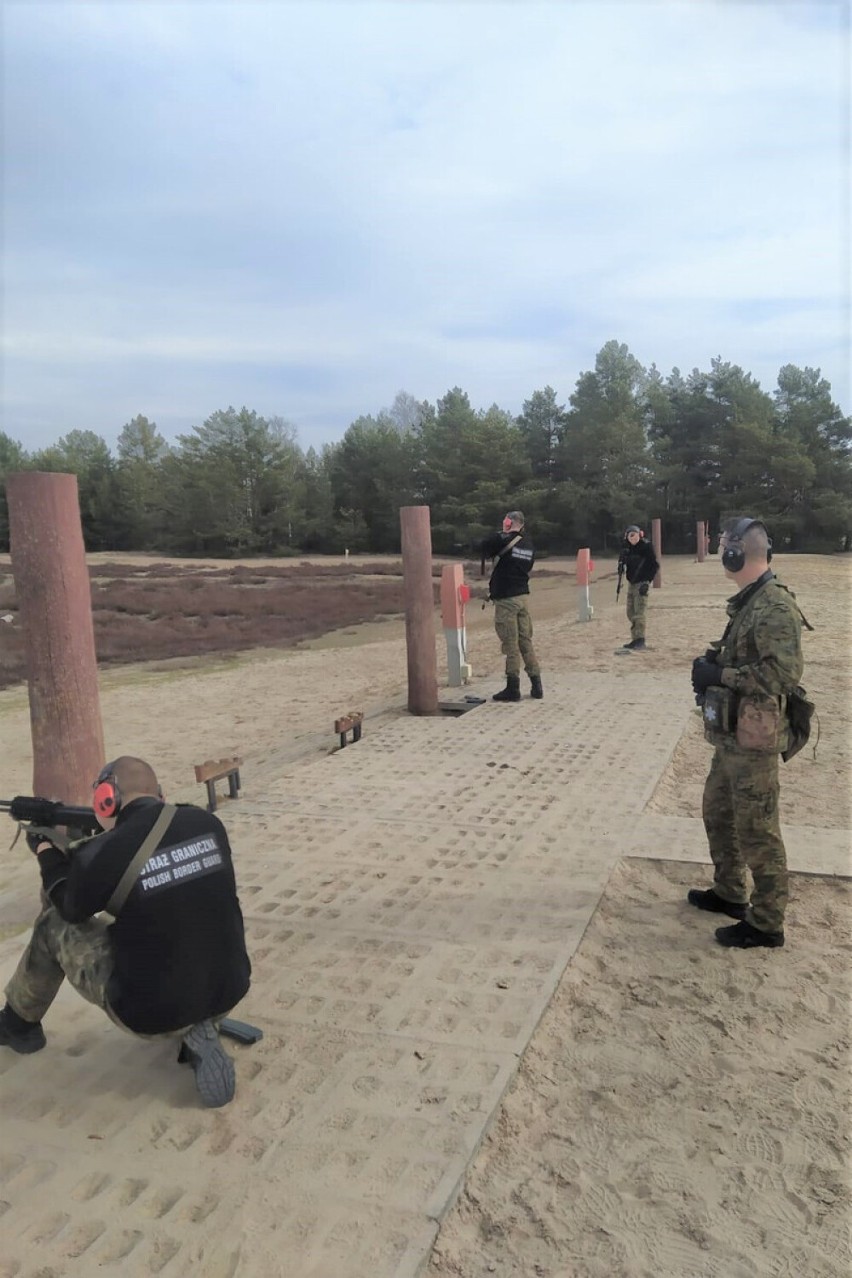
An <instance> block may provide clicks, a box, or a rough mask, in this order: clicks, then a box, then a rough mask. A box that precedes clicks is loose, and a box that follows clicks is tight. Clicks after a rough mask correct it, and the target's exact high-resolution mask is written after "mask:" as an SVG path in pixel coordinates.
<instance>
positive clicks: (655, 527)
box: [651, 519, 663, 590]
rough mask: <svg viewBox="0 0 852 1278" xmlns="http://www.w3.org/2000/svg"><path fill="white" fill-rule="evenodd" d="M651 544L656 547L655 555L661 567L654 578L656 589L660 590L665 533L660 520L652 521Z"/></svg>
mask: <svg viewBox="0 0 852 1278" xmlns="http://www.w3.org/2000/svg"><path fill="white" fill-rule="evenodd" d="M651 542H652V544H653V547H654V554H655V555H656V556H657V563H658V564H659V565H660V567H659V569H658V571H657V575H656V577H655V578H654V589H655V590H659V588H660V586H662V584H663V568H662V564H663V533H662V524H661V521H660V520H659V519H652V520H651Z"/></svg>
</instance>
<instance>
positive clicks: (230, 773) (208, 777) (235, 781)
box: [195, 757, 243, 812]
mask: <svg viewBox="0 0 852 1278" xmlns="http://www.w3.org/2000/svg"><path fill="white" fill-rule="evenodd" d="M242 762H243V761H242V759H238V758H236V757H234V758H232V759H205V761H204V763H196V765H195V779H196V781H203V782H204V783H205V785H206V786H207V811H208V812H215V811H216V782H217V781H223V780H225V779H226V778H227V781H228V798H230V799H236V798H238V797H239V792H240V767H241V766H242Z"/></svg>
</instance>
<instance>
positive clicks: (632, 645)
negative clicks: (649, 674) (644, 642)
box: [621, 639, 636, 652]
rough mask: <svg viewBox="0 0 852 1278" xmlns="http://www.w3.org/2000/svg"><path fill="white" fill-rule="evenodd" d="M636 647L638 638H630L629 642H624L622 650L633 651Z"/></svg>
mask: <svg viewBox="0 0 852 1278" xmlns="http://www.w3.org/2000/svg"><path fill="white" fill-rule="evenodd" d="M635 647H636V640H635V639H630V640H628V642H627V643H623V644H622V645H621V650H622V652H632V651H633V649H634V648H635Z"/></svg>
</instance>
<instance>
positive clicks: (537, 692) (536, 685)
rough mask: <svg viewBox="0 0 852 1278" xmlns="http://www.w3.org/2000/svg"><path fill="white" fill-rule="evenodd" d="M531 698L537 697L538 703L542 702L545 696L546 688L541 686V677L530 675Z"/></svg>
mask: <svg viewBox="0 0 852 1278" xmlns="http://www.w3.org/2000/svg"><path fill="white" fill-rule="evenodd" d="M530 696H531V697H535V699H536V701H541V699H542V697H543V696H544V688H542V686H541V675H530Z"/></svg>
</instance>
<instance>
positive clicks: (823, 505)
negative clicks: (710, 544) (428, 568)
mask: <svg viewBox="0 0 852 1278" xmlns="http://www.w3.org/2000/svg"><path fill="white" fill-rule="evenodd" d="M850 441H852V421H850V419H849V418H847V417H845V416H844V415H843V413H842V412H841V411H840V409H839V408H838V406H837V405H836V404H835V403H834V402H833V400H832V397H831V386H830V384H829V383H828V382H827V381H826V380H825V379H824V378H823V377H821V375H820V371H819V369H812V368H799V367H797V366H796V365H793V364H787V365H785V366H784V367H783V368H782V369H781V370H780V372H779V374H778V385H777V388H776V389H775V391H774V393H772V394H769V393H767V392H766V391H764V390H762V389H761V388H760V385H759V383H758V382H757V381H755V380H754V378H753V377H752V376H751V374H750V373H747V372H745V371H744V370H743V369H742V368H740V367H738V366H737V365H734V364H730V363H726V362H724V361H723V360H722V359H721V358H716V359H713V360H712V361H711V364H710V369H709V371H706V372H702V371H700V370H699V369H694V370H693V371H692V372H691V373H690V374H688V375H687V376H683V375H682V374H681V373H680V371H679V370H678V369H673V370H672V372H671V373H670V374H669V376H668V377H664V376H663V375H662V374H661V373H660V372H659V370H658V369H657V368H656V366H655V365H651V367H650V368H648V369H646V368H643V367H642V365H641V364H640V363H639V361H638V360H637V359H636V358H635V357H634V356H633V355H632V354H631V353H630V351H629V350H628V348H627V346H626V345H624V344H621V343H618V342H616V341H610V342H607V343H606V345H605V346H603V348H602V349H601V350H600V352H599V353H598V355H597V356H596V359H595V367H594V370H593V371H589V372H584V373H582V374H581V375H580V376H579V378H578V379H577V382H576V386H575V388H574V391H573V393H572V394H571V395H570V397H569V399H568V403H567V404H561V403H559V402H558V396H557V394H556V392H555V391H554V390H553V388H552V387H550V386H546V387H545V388H544V389H543V390H536V391H534V392H533V393H532V394H531V396H530V398H529V399H528V400H526V401H525V403H524V405H523V411H522V412H521V413H520V414H519V415H517V416H513V415H512V414H511V413H509V412H507V411H506V410H505V409H502V408H500V407H498V405H497V404H492V406H491V407H490V408H488V409H484V410H483V409H474V408H473V407H472V405H471V403H470V399H469V397H468V395H467V394H466V393H465V391H463V390H461V389H460V388H459V387H454V388H453V389H452V390H449V391H448V392H447V394H446V395H444V397H443V398H442V399H439V400H438V401H437V402H436V403H435V404H432V403H430V402H428V401H418V400H416V399H415V398H414V397H413V396H411V395H408V394H406V393H405V392H400V393H399V394H398V395H397V397H396V399H395V401H394V403H393V405H392V406H391V407H390V408H389V409H384V410H382V411H381V412H379V413H378V414H377V415H376V416H372V415H370V416H364V417H359V418H358V419H357V420H356V421H354V422H352V424H351V425H350V426H349V428H348V429H347V431H346V433H345V434H344V436H343V438H342V439H341V440H340V441H339V442H336V443H332V444H327V445H325V446H324V447H323V448H322V449H321V450H320V451H319V452H318V451H317V450H316V449H314V448H309V449H307V451H304V450H303V449H302V448H301V447H300V446H299V444H298V441H297V434H296V430H295V428H294V427H293V425H292V424H290V423H289V422H287V421H285V420H284V419H282V418H278V417H272V418H264V417H261V416H259V415H258V414H257V413H256V412H254V411H252V410H250V409H248V408H241V409H239V410H237V409H234V408H227V409H222V410H218V411H217V412H214V413H213V414H212V415H211V416H210V417H208V418H207V420H206V421H205V422H204V423H203V424H202V425H200V426H195V427H193V428H192V430H191V431H190V432H189V433H188V434H186V435H180V436H178V438H177V440H176V442H175V443H174V444H169V443H167V442H166V440H165V439H164V438H163V437H162V435H161V434H160V432H159V430H158V428H157V426H156V424H155V423H154V422H151V421H149V420H148V419H147V418H146V417H144V416H141V415H140V416H137V417H135V418H134V419H133V420H132V421H130V422H128V423H127V424H126V425H125V426H124V428H123V429H122V431H121V433H120V435H119V437H118V442H117V447H116V452H115V455H113V453H112V452H111V451H110V449H109V447H108V446H107V444H106V443H105V442H104V440H103V439H102V438H101V437H100V436H98V435H96V434H95V433H94V432H92V431H89V430H73V431H70V432H69V433H68V434H67V435H65V436H64V437H63V438H61V439H60V440H58V441H57V443H56V444H54V445H52V446H50V447H49V448H45V449H42V450H40V451H38V452H33V453H29V452H27V451H26V450H25V449H24V447H23V446H22V445H21V444H20V443H18V442H16V441H15V440H13V439H12V438H11V437H10V436H8V435H6V434H3V433H2V432H0V478H2V479H3V480H4V484H3V491H2V497H0V548H2V549H4V550H6V549H8V544H9V541H8V537H9V528H8V515H7V510H6V501H5V477H6V475H7V474H9V473H10V472H14V471H19V470H26V469H34V470H42V471H65V472H72V473H74V474H76V475H77V478H78V484H79V492H80V507H81V514H82V522H83V533H84V538H85V542H86V546H87V549H89V550H91V551H96V550H115V551H121V550H128V551H131V550H135V551H148V552H153V553H162V554H163V555H194V556H217V557H238V556H250V555H287V554H293V553H306V552H311V551H312V552H330V553H340V552H341V551H342V550H343V548H344V547H348V548H349V550H350V551H353V552H358V551H368V552H375V553H380V552H398V551H399V546H400V533H399V507H400V506H404V505H416V504H423V503H425V504H427V505H428V506H429V507H430V508H431V521H432V538H433V546H434V549H435V552H436V553H437V554H453V553H464V552H466V551H469V550H470V549H471V547H472V546H473V545H474V544H475V543H476V542H477V541H478V540H479V539H480V538H482V537H483V536H485V534H486V533H487V532H489V531H491V530H493V529H494V528H495V527H496V526H497V525H498V523H499V521H500V519H501V517H502V516H503V514H504V513H505V512H506V510H509V509H513V508H520V509H522V510H523V511H524V512H525V514H526V517H527V524H528V527H529V528H530V531H531V532H532V533H533V536H534V539H535V541H536V544H537V546H539V547H541V548H542V549H544V550H550V551H551V552H568V553H573V552H574V551H575V550H576V549H577V548H578V547H580V546H591V547H592V549H593V550H595V551H597V552H598V553H601V552H603V551H606V550H607V549H613V548H614V547H615V546H616V545H617V544H618V543H619V542H620V539H621V533H622V530H623V528H624V527H625V526H626V525H627V524H629V523H640V524H643V525H645V526H647V525H648V524H649V521H650V520H651V518H653V517H659V518H661V520H662V525H663V538H664V545H665V547H666V549H667V550H669V551H671V552H688V551H692V550H694V549H695V523H696V520H698V519H707V520H709V521H710V526H711V528H712V529H714V530H716V529H718V527H719V525H720V522H721V521H723V520H724V519H726V518H728V517H730V516H733V515H738V514H743V513H748V514H752V515H755V516H759V517H761V518H763V519H764V520H765V521H766V523H767V524H768V526H769V527H770V530H771V533H772V535H773V538H774V540H775V544H776V546H778V547H783V548H786V549H788V550H795V551H815V552H827V551H833V550H840V549H849V548H850V545H852V542H850V538H852V449H850Z"/></svg>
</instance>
